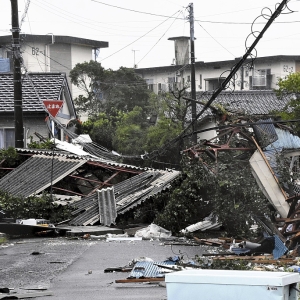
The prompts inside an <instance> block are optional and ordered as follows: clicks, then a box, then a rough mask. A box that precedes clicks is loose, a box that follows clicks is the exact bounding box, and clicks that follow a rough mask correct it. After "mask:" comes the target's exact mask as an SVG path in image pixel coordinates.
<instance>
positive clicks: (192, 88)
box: [189, 3, 197, 144]
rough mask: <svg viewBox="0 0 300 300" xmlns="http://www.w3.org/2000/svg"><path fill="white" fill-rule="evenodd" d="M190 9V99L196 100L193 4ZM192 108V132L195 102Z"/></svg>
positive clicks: (195, 137)
mask: <svg viewBox="0 0 300 300" xmlns="http://www.w3.org/2000/svg"><path fill="white" fill-rule="evenodd" d="M189 8H190V15H189V20H190V44H191V98H192V99H193V100H196V79H195V44H194V40H195V37H194V5H193V3H190V4H189ZM191 106H192V123H193V128H192V130H193V132H195V131H196V128H195V127H196V122H195V121H196V115H197V112H196V102H195V101H192V103H191ZM192 142H193V143H194V144H197V134H196V133H195V134H193V135H192Z"/></svg>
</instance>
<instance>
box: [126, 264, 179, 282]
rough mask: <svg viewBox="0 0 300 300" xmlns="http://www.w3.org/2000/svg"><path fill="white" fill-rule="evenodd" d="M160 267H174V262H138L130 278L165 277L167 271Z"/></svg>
mask: <svg viewBox="0 0 300 300" xmlns="http://www.w3.org/2000/svg"><path fill="white" fill-rule="evenodd" d="M157 265H160V266H166V267H168V266H174V265H175V262H173V261H159V262H149V261H139V262H137V263H136V264H135V265H134V267H133V269H132V271H131V272H130V275H129V277H128V278H154V277H165V273H166V269H164V268H161V267H159V266H157Z"/></svg>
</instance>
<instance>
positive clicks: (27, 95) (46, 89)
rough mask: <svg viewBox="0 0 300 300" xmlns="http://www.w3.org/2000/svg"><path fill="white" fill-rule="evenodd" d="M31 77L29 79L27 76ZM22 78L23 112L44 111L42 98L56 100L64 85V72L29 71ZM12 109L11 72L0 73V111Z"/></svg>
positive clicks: (12, 86)
mask: <svg viewBox="0 0 300 300" xmlns="http://www.w3.org/2000/svg"><path fill="white" fill-rule="evenodd" d="M28 77H29V78H30V79H31V80H30V79H29V78H28ZM28 77H23V78H22V100H23V111H24V112H32V111H34V112H44V111H45V108H44V105H43V102H42V100H47V99H51V100H58V99H60V93H61V89H62V87H63V86H64V85H65V80H66V76H65V74H64V73H29V74H28ZM13 111H14V85H13V74H12V73H0V113H1V112H13Z"/></svg>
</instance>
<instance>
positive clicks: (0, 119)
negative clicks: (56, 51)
mask: <svg viewBox="0 0 300 300" xmlns="http://www.w3.org/2000/svg"><path fill="white" fill-rule="evenodd" d="M43 100H63V101H64V103H63V106H62V108H61V109H60V111H59V112H58V114H57V119H58V120H59V121H60V123H61V124H64V125H66V124H67V123H68V122H69V121H70V120H72V119H75V118H76V111H75V107H74V103H73V100H72V96H71V93H70V89H69V86H68V82H67V78H66V74H65V73H61V72H59V73H29V74H28V75H27V76H24V77H23V78H22V107H23V125H24V146H25V147H26V145H27V144H28V142H30V137H32V138H33V140H37V137H36V136H35V132H37V133H39V134H40V135H42V136H43V137H45V138H47V137H48V136H49V129H48V128H49V127H48V126H49V123H47V122H46V121H45V119H46V117H47V113H46V110H45V107H44V104H43ZM14 123H15V121H14V84H13V74H12V73H0V148H7V147H9V146H14ZM57 137H58V138H60V139H62V138H63V134H62V133H61V132H58V136H57Z"/></svg>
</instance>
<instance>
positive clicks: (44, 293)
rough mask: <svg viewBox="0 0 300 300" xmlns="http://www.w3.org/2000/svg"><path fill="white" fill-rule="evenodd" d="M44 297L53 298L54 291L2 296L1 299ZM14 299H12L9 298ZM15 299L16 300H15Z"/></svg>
mask: <svg viewBox="0 0 300 300" xmlns="http://www.w3.org/2000/svg"><path fill="white" fill-rule="evenodd" d="M43 296H53V292H52V291H47V292H36V293H24V294H6V295H5V294H3V295H2V294H1V295H0V299H5V298H6V299H25V298H35V297H43ZM8 297H12V298H8ZM13 297H15V298H13Z"/></svg>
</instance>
